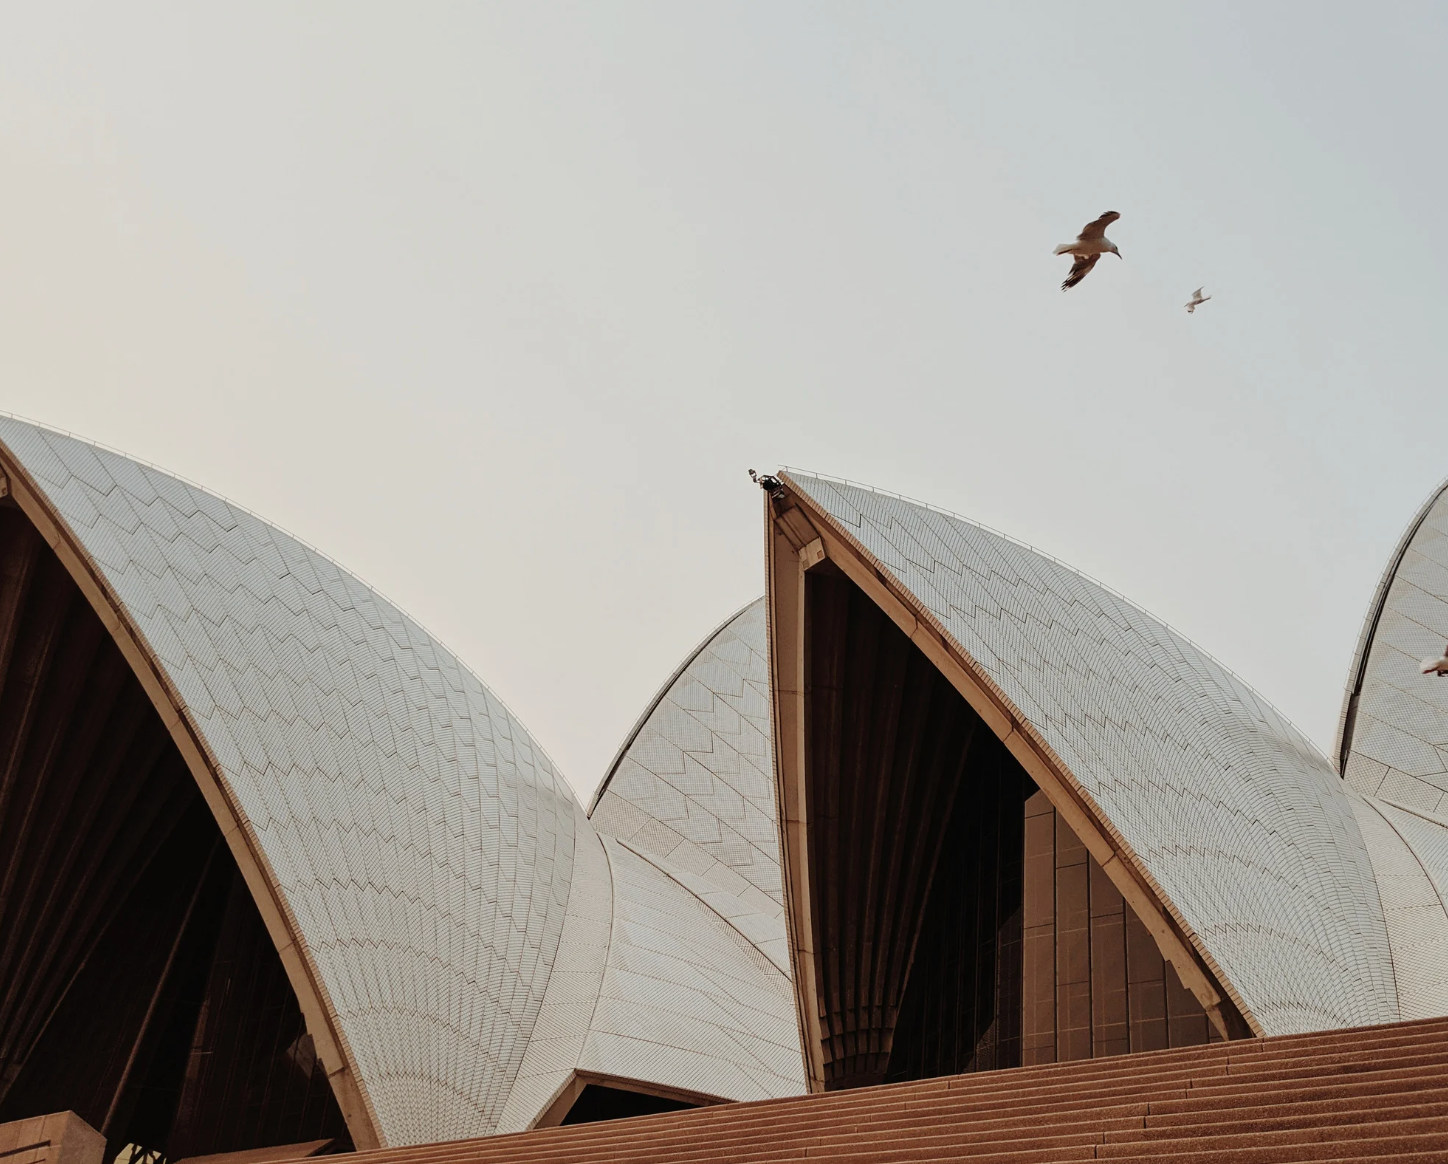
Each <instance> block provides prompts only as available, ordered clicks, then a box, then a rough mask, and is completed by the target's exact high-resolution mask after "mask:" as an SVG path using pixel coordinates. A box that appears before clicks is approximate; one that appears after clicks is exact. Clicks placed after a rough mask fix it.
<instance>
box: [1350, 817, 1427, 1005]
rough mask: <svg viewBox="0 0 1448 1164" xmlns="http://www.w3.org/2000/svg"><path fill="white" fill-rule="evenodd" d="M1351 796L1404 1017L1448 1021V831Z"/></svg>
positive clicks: (1423, 818)
mask: <svg viewBox="0 0 1448 1164" xmlns="http://www.w3.org/2000/svg"><path fill="white" fill-rule="evenodd" d="M1349 796H1351V798H1352V805H1353V810H1354V811H1355V812H1356V813H1357V817H1358V823H1359V824H1360V825H1361V826H1362V831H1363V840H1365V841H1366V842H1367V846H1368V854H1369V856H1371V858H1372V862H1373V870H1374V872H1375V873H1376V875H1377V882H1378V892H1379V893H1380V894H1381V895H1382V900H1383V916H1384V918H1385V919H1386V921H1387V926H1388V942H1389V944H1390V945H1391V947H1392V952H1393V977H1394V979H1395V981H1396V982H1397V986H1398V1011H1399V1016H1400V1017H1401V1018H1403V1019H1405V1020H1406V1019H1421V1018H1436V1017H1438V1016H1440V1015H1445V1014H1448V973H1445V967H1448V828H1445V827H1444V825H1443V823H1442V822H1440V821H1435V820H1432V819H1429V818H1427V817H1424V816H1422V815H1421V814H1419V813H1415V812H1412V811H1410V810H1408V809H1405V808H1400V807H1398V806H1396V805H1392V804H1388V803H1387V802H1386V801H1382V800H1379V799H1377V798H1376V797H1373V796H1362V795H1359V794H1357V793H1355V792H1351V791H1349Z"/></svg>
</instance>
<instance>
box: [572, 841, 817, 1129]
mask: <svg viewBox="0 0 1448 1164" xmlns="http://www.w3.org/2000/svg"><path fill="white" fill-rule="evenodd" d="M603 845H604V849H605V851H606V852H607V854H608V861H609V867H610V870H611V872H612V874H613V886H614V905H613V934H612V939H611V941H610V943H609V950H608V964H607V969H606V970H605V973H604V977H603V985H602V989H601V990H600V992H599V999H598V1006H597V1008H596V1009H595V1011H594V1014H593V1019H592V1021H591V1023H590V1025H589V1035H588V1042H587V1044H586V1046H585V1047H584V1050H583V1054H582V1055H581V1057H580V1059H579V1067H580V1068H581V1069H584V1070H589V1071H595V1072H598V1073H600V1074H604V1075H611V1076H616V1077H619V1078H623V1079H635V1080H642V1081H646V1082H653V1083H658V1084H664V1085H667V1086H670V1087H678V1088H684V1089H686V1090H689V1091H696V1092H701V1093H703V1094H706V1095H713V1096H718V1097H720V1098H723V1099H736V1100H745V1099H769V1098H777V1097H780V1096H786V1095H799V1094H801V1093H802V1092H803V1091H804V1090H805V1083H804V1059H803V1057H802V1055H801V1054H800V1046H799V1024H798V1018H797V1016H796V1013H795V1004H794V988H793V986H792V985H791V983H790V980H789V978H788V976H787V975H785V974H783V973H781V972H780V970H779V968H778V967H777V966H776V965H775V964H774V963H773V962H771V961H770V960H769V959H768V958H767V957H766V956H765V955H764V954H763V953H762V952H760V951H759V950H758V949H757V948H756V947H755V946H754V944H753V943H751V942H750V941H749V940H748V939H747V938H746V936H745V935H744V934H743V933H742V932H741V931H740V930H739V929H738V928H736V927H735V926H733V925H731V924H729V923H728V922H727V921H726V920H725V919H724V918H722V917H720V916H719V915H718V913H717V912H716V911H715V910H713V909H711V908H709V907H707V906H706V905H705V904H704V902H703V900H702V899H701V898H700V897H698V896H697V895H696V894H695V893H694V892H693V891H692V890H690V888H689V887H688V886H687V885H686V884H684V883H683V882H682V881H680V880H679V879H677V878H676V877H674V876H672V875H671V874H670V873H669V872H668V871H666V870H665V869H664V868H661V867H660V865H659V864H658V863H656V862H655V861H653V860H650V859H649V858H648V857H647V856H646V855H644V854H642V853H639V852H637V851H635V850H633V849H631V848H630V847H629V846H628V845H627V844H625V843H623V842H621V841H617V840H614V839H613V838H611V837H605V838H603Z"/></svg>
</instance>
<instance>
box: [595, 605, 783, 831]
mask: <svg viewBox="0 0 1448 1164" xmlns="http://www.w3.org/2000/svg"><path fill="white" fill-rule="evenodd" d="M758 601H759V599H758V598H753V599H750V601H748V602H746V603H745V604H744V605H743V606H741V607H740V608H739V609H738V610H736V611H735V612H734V613H733V614H731V615H730V616H729V617H728V618H726V619H725V620H724V621H723V622H721V623H720V624H719V625H718V626H716V627H715V628H714V629H713V630H711V631H710V632H709V633H708V634H707V635H705V636H704V638H703V639H702V640H700V642H699V645H698V646H696V647H695V648H694V649H693V650H692V651H690V652H689V653H688V654H687V655H686V656H685V657H684V661H683V662H682V663H680V664H679V665H678V666H677V667H675V668H674V673H673V674H672V675H670V676H669V677H668V678H667V679H665V680H664V685H663V686H662V687H660V688H659V689H658V691H656V692H655V693H654V697H653V698H652V699H650V700H649V702H648V706H647V707H645V708H644V710H643V714H642V715H640V716H639V717H638V719H637V720H635V721H634V725H633V727H631V728H630V729H629V732H628V735H626V736H624V739H623V743H621V744H619V746H618V751H616V752H615V753H614V754H613V759H612V760H611V761H609V765H608V767H607V768H606V769H604V773H603V779H602V780H600V781H599V782H598V788H597V789H595V790H594V793H593V797H592V799H591V800H589V802H588V811H587V812H586V813H585V814H584V815H585V816H588V817H592V816H593V810H594V809H595V808H597V807H598V802H599V801H600V800H602V799H603V794H604V793H605V792H607V791H608V786H609V785H610V784H611V783H612V782H613V777H614V774H615V773H616V772H617V771H618V766H619V765H620V764H622V763H623V758H624V757H625V756H626V755H628V750H629V749H630V748H631V747H633V746H634V741H635V740H637V739H638V738H639V733H640V732H641V731H643V730H644V725H645V724H646V723H648V722H649V716H651V715H653V714H654V712H655V711H657V710H658V707H659V704H661V703H662V702H663V701H664V697H665V696H666V695H668V693H669V692H670V691H671V690H672V689H673V686H674V684H675V683H677V682H678V681H679V678H680V676H682V675H683V673H684V672H685V671H687V670H688V669H689V667H690V666H691V665H692V664H693V662H694V660H695V659H697V658H698V657H699V656H700V655H702V654H703V653H704V651H705V650H707V649H708V646H709V644H710V643H712V642H713V641H714V640H715V639H717V638H718V637H719V636H720V634H722V633H723V632H724V630H725V629H726V628H727V627H728V626H729V625H730V624H731V623H732V622H733V621H734V620H735V619H736V618H738V617H739V616H740V615H741V614H743V613H744V612H745V611H746V610H748V609H749V608H750V607H751V606H753V605H754V604H755V603H756V602H758Z"/></svg>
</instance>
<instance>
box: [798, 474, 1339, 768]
mask: <svg viewBox="0 0 1448 1164" xmlns="http://www.w3.org/2000/svg"><path fill="white" fill-rule="evenodd" d="M779 470H780V471H781V472H786V473H803V474H806V475H807V476H810V477H814V478H817V479H818V480H820V481H828V482H829V483H830V484H832V485H845V486H847V487H849V488H851V489H863V490H865V491H866V492H867V493H875V494H878V495H880V496H882V497H893V498H895V500H897V501H904V502H905V503H907V504H909V505H915V506H919V507H920V508H921V509H925V510H928V511H930V512H931V513H938V514H940V515H941V516H942V517H948V518H950V519H951V520H952V521H960V522H964V523H965V524H966V525H969V526H974V527H975V528H976V529H979V530H983V531H984V532H986V533H988V534H991V535H992V536H994V537H998V538H1000V539H1002V540H1003V541H1007V542H1010V543H1011V544H1012V545H1014V546H1019V547H1020V548H1021V549H1023V550H1029V551H1030V552H1031V553H1033V554H1037V555H1039V556H1040V557H1042V558H1045V559H1046V560H1047V561H1050V562H1054V563H1055V564H1056V565H1058V566H1060V567H1062V568H1063V569H1066V570H1069V571H1071V573H1073V574H1075V575H1076V576H1077V577H1078V578H1084V579H1085V580H1086V581H1087V582H1090V583H1091V584H1092V585H1093V586H1096V587H1099V588H1100V589H1102V590H1104V591H1106V593H1107V594H1110V595H1111V596H1112V597H1113V598H1115V599H1118V600H1119V601H1121V602H1124V603H1126V605H1127V606H1129V607H1131V608H1132V610H1134V611H1136V612H1137V613H1138V614H1143V615H1145V616H1146V617H1147V618H1149V619H1151V620H1152V622H1155V623H1158V624H1160V625H1161V626H1163V627H1165V628H1166V629H1167V630H1168V631H1170V632H1171V633H1172V634H1173V635H1175V636H1176V637H1177V638H1179V639H1181V640H1182V642H1184V643H1186V644H1187V645H1188V646H1189V647H1191V648H1192V649H1193V650H1194V651H1197V652H1198V653H1199V654H1201V655H1202V656H1204V657H1205V658H1207V659H1209V660H1210V661H1211V662H1213V663H1215V664H1216V665H1217V666H1218V667H1220V668H1221V669H1222V670H1223V671H1225V672H1226V673H1227V674H1228V675H1230V676H1231V677H1232V678H1233V679H1235V680H1237V681H1238V682H1239V683H1241V684H1242V685H1243V686H1244V687H1245V688H1246V689H1247V690H1248V691H1250V692H1251V693H1252V695H1253V696H1255V697H1256V698H1257V699H1258V700H1260V701H1261V702H1262V704H1263V705H1264V706H1266V707H1267V708H1269V709H1271V711H1272V712H1273V714H1274V715H1276V716H1277V717H1278V718H1279V719H1281V720H1282V722H1283V723H1285V724H1286V725H1287V726H1288V727H1290V728H1291V729H1292V730H1293V732H1295V733H1296V734H1297V735H1298V736H1300V737H1301V738H1302V741H1303V743H1305V744H1306V745H1307V746H1308V747H1309V748H1311V749H1312V751H1313V753H1314V754H1315V755H1317V756H1318V757H1319V758H1320V759H1322V760H1323V761H1325V762H1326V764H1327V766H1328V767H1329V768H1330V769H1332V770H1333V771H1334V772H1336V771H1337V769H1336V768H1335V767H1334V766H1333V763H1332V760H1331V759H1330V758H1329V756H1328V754H1327V753H1326V752H1325V751H1323V750H1322V748H1320V747H1319V746H1318V745H1317V743H1316V741H1314V740H1313V739H1312V737H1311V736H1309V735H1308V734H1307V733H1306V732H1305V731H1303V730H1302V728H1300V727H1298V725H1297V723H1296V721H1295V720H1293V719H1292V718H1291V717H1289V716H1288V715H1287V714H1286V713H1285V712H1283V710H1282V709H1281V708H1280V707H1278V706H1277V705H1276V704H1275V703H1273V702H1272V700H1270V699H1268V698H1267V697H1266V696H1265V695H1263V694H1262V693H1261V692H1260V691H1258V690H1257V688H1256V687H1254V686H1253V685H1252V684H1251V683H1248V682H1247V680H1246V679H1244V678H1242V676H1241V675H1239V674H1238V673H1237V672H1236V671H1235V670H1233V669H1232V668H1231V667H1229V666H1227V664H1226V663H1224V662H1223V661H1222V660H1221V659H1219V658H1217V656H1216V655H1214V654H1212V652H1211V651H1209V650H1207V648H1206V647H1204V646H1202V645H1201V644H1200V643H1199V642H1197V641H1196V640H1195V639H1193V638H1192V637H1191V636H1190V635H1186V634H1183V633H1182V632H1181V631H1179V630H1178V629H1177V628H1176V627H1175V626H1173V625H1172V624H1171V623H1169V622H1167V620H1166V619H1164V618H1162V617H1161V616H1160V615H1157V614H1153V613H1152V612H1151V611H1149V610H1148V609H1147V608H1146V607H1144V606H1143V605H1141V603H1139V602H1137V601H1136V600H1135V599H1132V598H1128V597H1127V596H1126V595H1125V594H1123V593H1121V591H1119V590H1117V589H1116V587H1114V586H1112V585H1110V584H1109V583H1106V582H1103V581H1101V579H1100V578H1097V577H1095V576H1094V575H1092V574H1088V573H1086V571H1085V570H1082V569H1080V568H1078V567H1076V566H1073V565H1072V564H1071V563H1070V562H1067V561H1065V560H1064V559H1062V558H1058V557H1056V555H1055V554H1052V553H1050V552H1049V551H1047V550H1043V549H1041V548H1040V547H1039V546H1033V545H1032V544H1031V543H1030V542H1027V541H1023V540H1022V539H1021V538H1018V537H1013V536H1012V535H1011V534H1008V533H1006V532H1004V531H1003V530H998V529H996V528H995V527H994V526H990V525H986V524H985V522H983V521H976V520H975V519H974V518H971V517H966V516H965V515H964V514H961V513H956V512H955V511H954V510H951V509H946V508H944V507H943V506H940V505H932V504H931V503H930V502H928V501H920V500H918V499H916V498H914V497H908V496H906V495H905V494H904V493H896V492H895V491H894V490H892V489H879V488H876V487H875V486H873V485H867V484H865V483H864V482H863V481H851V480H849V479H847V478H845V477H832V476H831V475H830V474H828V473H816V472H815V471H814V470H813V469H802V468H799V467H798V466H790V465H780V467H779Z"/></svg>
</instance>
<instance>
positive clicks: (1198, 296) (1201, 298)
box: [1187, 287, 1211, 315]
mask: <svg viewBox="0 0 1448 1164" xmlns="http://www.w3.org/2000/svg"><path fill="white" fill-rule="evenodd" d="M1210 298H1211V296H1210V295H1203V294H1202V289H1201V288H1200V287H1198V288H1197V289H1196V290H1195V291H1193V292H1192V298H1191V302H1189V303H1188V304H1187V314H1188V315H1193V314H1195V312H1196V310H1197V308H1198V307H1200V306H1201V305H1202V304H1203V303H1205V302H1206V301H1207V300H1208V299H1210Z"/></svg>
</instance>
